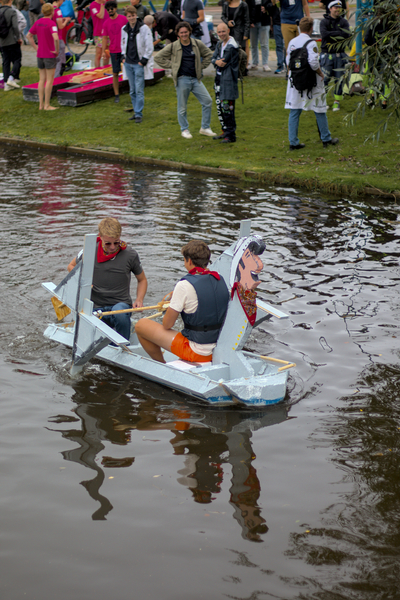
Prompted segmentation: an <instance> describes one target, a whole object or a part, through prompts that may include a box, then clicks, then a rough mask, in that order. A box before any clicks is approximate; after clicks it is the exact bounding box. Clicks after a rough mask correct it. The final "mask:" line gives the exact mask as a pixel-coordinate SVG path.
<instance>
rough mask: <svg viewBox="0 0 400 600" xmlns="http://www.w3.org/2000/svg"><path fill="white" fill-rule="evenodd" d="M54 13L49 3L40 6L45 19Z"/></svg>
mask: <svg viewBox="0 0 400 600" xmlns="http://www.w3.org/2000/svg"><path fill="white" fill-rule="evenodd" d="M53 12H54V8H53V5H52V4H50V3H49V2H46V4H43V6H42V13H43V15H44V16H45V17H48V16H49V15H52V14H53Z"/></svg>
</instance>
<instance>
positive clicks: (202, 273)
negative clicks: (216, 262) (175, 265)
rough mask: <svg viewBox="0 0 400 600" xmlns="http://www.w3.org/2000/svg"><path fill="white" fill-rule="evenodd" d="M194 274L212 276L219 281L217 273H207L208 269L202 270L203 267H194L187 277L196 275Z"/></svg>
mask: <svg viewBox="0 0 400 600" xmlns="http://www.w3.org/2000/svg"><path fill="white" fill-rule="evenodd" d="M196 273H198V274H199V275H212V276H213V277H215V279H218V281H219V280H220V279H221V277H220V276H219V273H217V271H209V270H208V269H203V267H194V269H191V270H190V271H189V275H196Z"/></svg>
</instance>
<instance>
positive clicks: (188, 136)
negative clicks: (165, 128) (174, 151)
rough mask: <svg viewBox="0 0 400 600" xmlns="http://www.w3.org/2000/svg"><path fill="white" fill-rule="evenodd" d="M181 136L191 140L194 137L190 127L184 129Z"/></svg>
mask: <svg viewBox="0 0 400 600" xmlns="http://www.w3.org/2000/svg"><path fill="white" fill-rule="evenodd" d="M181 136H182V137H184V138H186V139H187V140H191V139H192V137H193V136H192V134H191V133H190V131H189V129H184V130H183V131H182V133H181Z"/></svg>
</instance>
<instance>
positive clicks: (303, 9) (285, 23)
mask: <svg viewBox="0 0 400 600" xmlns="http://www.w3.org/2000/svg"><path fill="white" fill-rule="evenodd" d="M278 1H279V0H272V4H277V2H278ZM280 6H281V30H282V36H283V41H284V42H285V49H286V51H287V49H288V45H289V42H290V41H291V40H293V39H294V38H295V37H297V36H298V35H299V30H298V27H297V23H296V21H298V22H300V21H301V19H302V18H303V16H304V15H305V16H306V17H310V8H309V6H308V0H280Z"/></svg>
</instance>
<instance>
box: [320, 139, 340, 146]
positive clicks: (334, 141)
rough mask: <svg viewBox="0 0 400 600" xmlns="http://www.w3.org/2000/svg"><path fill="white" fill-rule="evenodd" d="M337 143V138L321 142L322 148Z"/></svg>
mask: <svg viewBox="0 0 400 600" xmlns="http://www.w3.org/2000/svg"><path fill="white" fill-rule="evenodd" d="M338 143H339V138H332V139H331V140H328V141H327V142H322V145H323V147H324V148H327V147H328V146H336V144H338Z"/></svg>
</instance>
